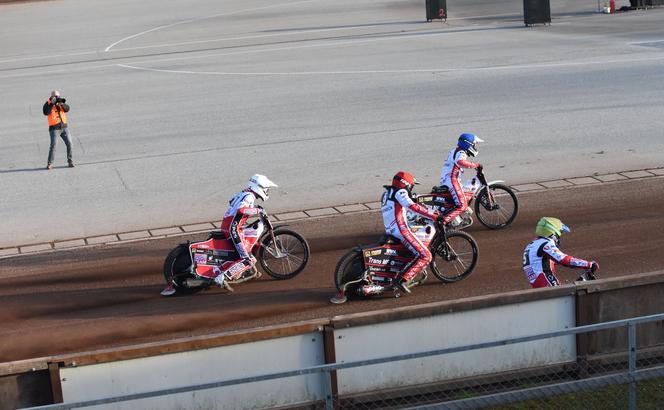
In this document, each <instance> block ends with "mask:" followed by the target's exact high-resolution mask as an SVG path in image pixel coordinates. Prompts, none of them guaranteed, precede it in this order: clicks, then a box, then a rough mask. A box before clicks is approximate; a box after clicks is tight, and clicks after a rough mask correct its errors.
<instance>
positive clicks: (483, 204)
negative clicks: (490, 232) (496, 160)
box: [475, 184, 519, 229]
mask: <svg viewBox="0 0 664 410" xmlns="http://www.w3.org/2000/svg"><path fill="white" fill-rule="evenodd" d="M488 189H489V190H490V191H491V194H492V196H493V201H491V200H490V198H489V195H488V191H487V188H483V189H482V190H481V191H480V193H479V194H478V195H477V198H476V199H475V214H476V215H477V219H479V221H480V223H481V224H482V225H484V226H486V227H487V228H489V229H502V228H504V227H506V226H508V225H509V224H511V223H512V222H514V219H515V218H516V215H517V213H519V201H518V200H517V199H516V194H515V193H514V191H513V190H512V188H510V187H508V186H507V185H503V184H492V185H491V186H489V187H488Z"/></svg>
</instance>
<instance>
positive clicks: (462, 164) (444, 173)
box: [440, 147, 480, 224]
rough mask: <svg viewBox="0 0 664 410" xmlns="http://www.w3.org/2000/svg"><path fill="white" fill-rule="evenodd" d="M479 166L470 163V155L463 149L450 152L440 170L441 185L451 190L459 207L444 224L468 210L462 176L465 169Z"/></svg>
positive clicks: (457, 148)
mask: <svg viewBox="0 0 664 410" xmlns="http://www.w3.org/2000/svg"><path fill="white" fill-rule="evenodd" d="M479 166H480V164H476V163H474V162H471V161H468V154H467V153H466V151H464V150H462V149H461V148H459V147H455V148H452V150H451V151H450V154H449V155H448V156H447V159H446V160H445V162H444V163H443V168H442V169H441V170H440V185H445V186H447V187H448V188H449V190H450V194H452V199H453V200H454V204H455V205H456V206H457V207H456V208H455V209H454V210H452V211H451V212H450V213H448V214H447V215H445V219H444V220H443V222H444V223H446V224H447V223H449V222H450V221H451V220H453V219H454V218H456V217H457V216H459V215H461V213H462V212H463V211H465V210H466V209H467V208H468V201H467V200H466V195H465V194H464V193H463V187H462V184H461V176H463V169H464V168H477V167H479Z"/></svg>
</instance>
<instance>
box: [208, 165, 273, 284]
mask: <svg viewBox="0 0 664 410" xmlns="http://www.w3.org/2000/svg"><path fill="white" fill-rule="evenodd" d="M273 187H277V184H275V183H274V182H272V181H270V180H269V179H268V178H267V177H266V176H265V175H260V174H255V175H254V176H252V177H251V178H250V179H249V184H247V188H246V189H245V190H243V191H242V192H239V193H237V194H235V195H234V196H233V197H232V198H231V200H230V201H229V203H230V208H228V211H226V214H225V215H224V219H223V220H222V221H221V231H222V232H223V233H224V234H226V236H227V237H229V238H230V239H231V241H232V242H233V245H235V249H236V250H237V253H238V255H239V256H240V260H238V261H237V262H235V263H234V264H233V265H231V266H230V267H229V268H228V269H227V270H226V271H225V272H223V273H222V274H220V275H219V276H217V277H216V278H215V280H214V281H215V282H216V283H217V284H218V285H219V286H221V287H224V288H226V289H228V290H232V288H230V286H229V285H228V280H230V281H233V280H236V279H239V278H240V277H242V274H243V273H245V272H247V271H249V272H252V271H253V274H254V275H258V271H257V270H256V269H255V266H254V265H255V263H256V259H255V258H253V257H252V256H251V255H250V254H249V252H248V251H247V248H246V247H245V246H244V242H243V239H244V235H243V231H244V224H245V223H246V221H247V219H248V218H250V217H254V216H258V215H259V214H260V213H261V212H263V208H262V207H260V206H256V205H255V202H256V197H258V198H260V199H262V200H263V201H267V199H268V198H269V195H268V191H269V190H270V188H273ZM252 268H253V269H252ZM224 275H225V276H226V278H224Z"/></svg>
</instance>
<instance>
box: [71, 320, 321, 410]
mask: <svg viewBox="0 0 664 410" xmlns="http://www.w3.org/2000/svg"><path fill="white" fill-rule="evenodd" d="M323 356H324V355H323V338H322V334H321V333H306V334H301V335H296V336H288V337H283V338H277V339H272V340H262V341H258V342H249V343H242V344H238V345H230V346H221V347H216V348H210V349H203V350H195V351H185V352H178V353H173V354H165V355H160V356H152V357H142V358H136V359H130V360H123V361H117V362H110V363H100V364H96V365H88V366H80V367H78V366H77V367H66V368H62V369H61V370H60V377H61V381H62V382H61V383H62V394H63V398H64V402H65V403H67V402H75V401H84V400H93V399H97V398H101V397H113V396H120V395H125V394H131V393H140V392H145V391H151V390H159V389H167V388H171V387H180V386H187V385H193V384H204V383H210V382H215V381H219V380H230V379H236V378H241V377H249V376H258V375H261V374H266V373H274V372H279V371H286V370H295V369H299V368H303V367H309V366H315V365H320V364H324V358H323ZM322 388H323V379H322V375H307V376H298V377H291V378H289V379H288V381H287V383H284V381H283V380H275V381H262V382H256V383H250V384H244V385H238V386H228V387H221V388H216V389H207V390H200V391H196V392H189V393H180V394H175V395H169V396H161V397H156V398H149V399H142V400H135V401H129V402H124V403H118V404H113V405H107V406H96V407H95V408H112V409H127V410H131V409H137V408H140V409H144V410H152V409H154V410H163V409H238V410H239V409H260V408H274V407H279V406H283V405H287V404H293V403H299V402H309V401H315V400H321V399H322V398H323V397H324V393H323V390H322Z"/></svg>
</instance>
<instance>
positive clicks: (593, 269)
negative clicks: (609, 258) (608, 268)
mask: <svg viewBox="0 0 664 410" xmlns="http://www.w3.org/2000/svg"><path fill="white" fill-rule="evenodd" d="M598 270H599V263H597V262H595V261H591V262H590V271H591V272H592V273H595V272H597V271H598Z"/></svg>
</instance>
